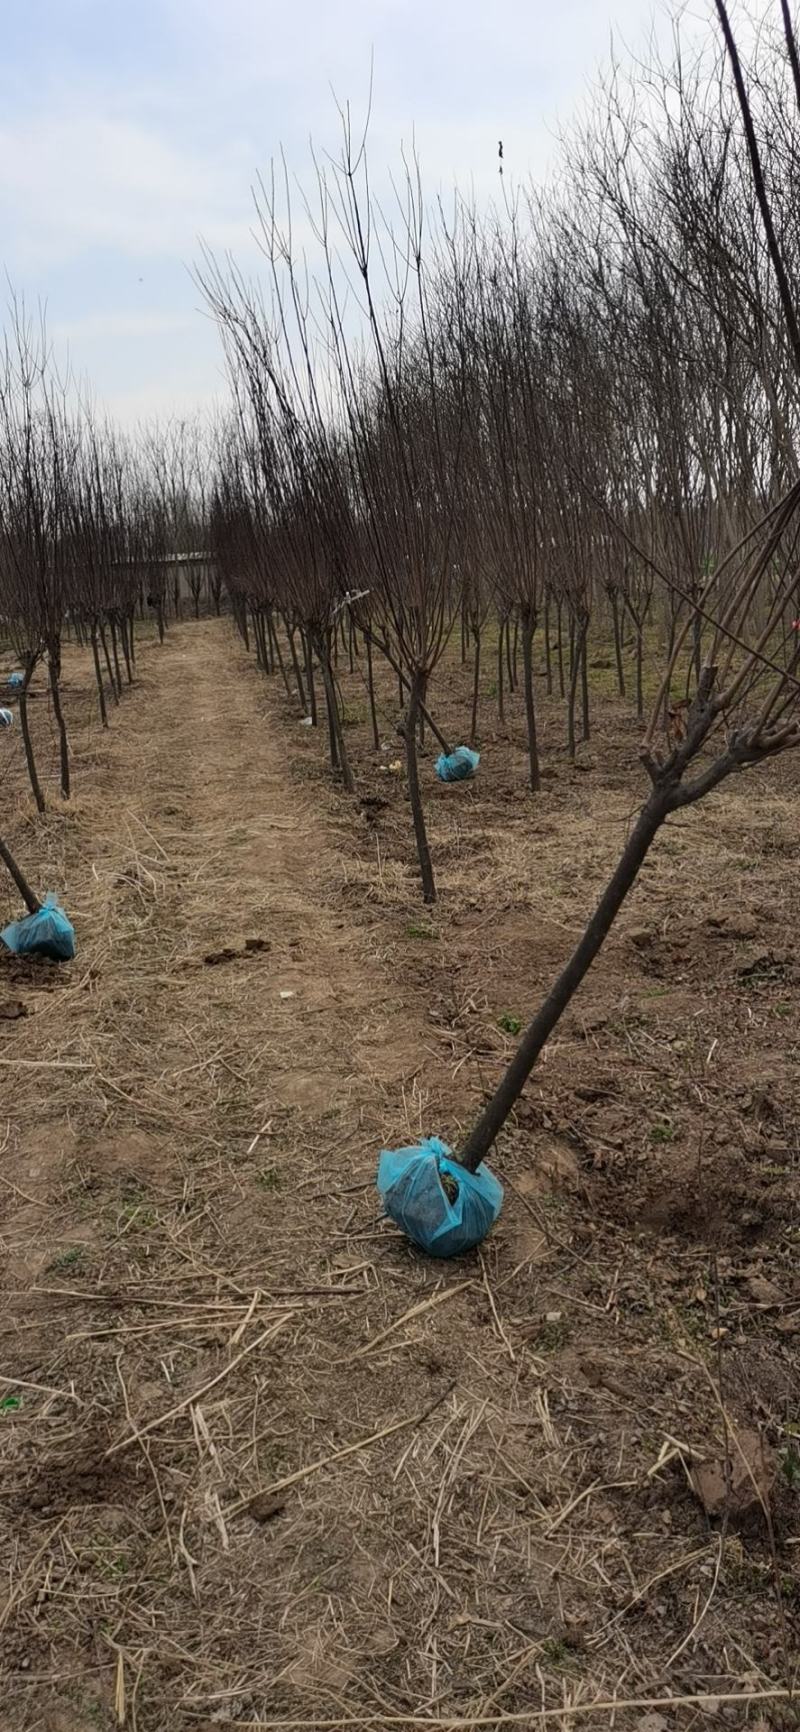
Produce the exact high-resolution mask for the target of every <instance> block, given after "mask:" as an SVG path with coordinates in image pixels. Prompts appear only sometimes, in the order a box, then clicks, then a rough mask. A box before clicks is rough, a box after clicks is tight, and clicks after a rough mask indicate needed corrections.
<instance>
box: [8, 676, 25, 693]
mask: <svg viewBox="0 0 800 1732" xmlns="http://www.w3.org/2000/svg"><path fill="white" fill-rule="evenodd" d="M24 684H25V675H24V674H20V673H13V674H9V675H8V677H7V679H6V685H7V686H12V687H14V688H16V689H17V690H18V689H19V687H20V686H24Z"/></svg>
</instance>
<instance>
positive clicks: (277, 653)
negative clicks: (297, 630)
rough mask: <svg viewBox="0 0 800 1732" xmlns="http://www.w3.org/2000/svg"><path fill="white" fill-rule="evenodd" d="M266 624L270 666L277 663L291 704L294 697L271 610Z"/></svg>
mask: <svg viewBox="0 0 800 1732" xmlns="http://www.w3.org/2000/svg"><path fill="white" fill-rule="evenodd" d="M267 624H268V626H269V635H270V638H271V641H272V665H273V667H274V666H275V663H276V662H277V664H278V667H279V668H280V673H281V679H282V680H283V683H284V685H285V687H286V696H287V698H288V699H289V702H290V703H293V701H294V697H293V693H292V688H291V685H290V684H289V675H288V674H287V672H286V666H285V663H284V660H283V652H282V650H281V646H280V641H279V638H278V627H277V625H276V624H275V620H274V619H273V616H272V609H270V611H269V613H268V615H267Z"/></svg>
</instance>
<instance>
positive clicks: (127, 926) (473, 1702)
mask: <svg viewBox="0 0 800 1732" xmlns="http://www.w3.org/2000/svg"><path fill="white" fill-rule="evenodd" d="M87 664H88V658H87V657H84V656H83V655H81V654H79V653H78V652H77V651H75V650H72V651H70V652H68V653H67V656H66V658H65V667H66V683H67V692H66V704H67V712H68V718H69V722H70V729H71V738H72V743H73V752H74V782H75V798H74V800H73V801H72V802H71V804H70V806H69V808H65V807H64V806H63V805H62V804H61V803H60V802H59V801H58V799H57V798H56V797H55V796H54V795H53V794H51V795H50V803H49V809H48V813H47V815H46V816H45V817H44V818H43V819H40V818H38V817H36V815H35V813H34V811H33V809H32V806H31V802H30V800H29V797H28V796H27V795H26V793H25V790H24V786H23V779H22V773H21V763H22V757H21V750H20V743H19V739H18V736H16V735H15V734H12V733H7V734H5V735H4V736H3V738H2V741H0V795H1V796H2V811H3V828H4V830H5V831H7V833H8V835H9V839H10V840H11V841H12V842H13V843H14V844H15V845H16V847H17V849H18V852H19V855H20V858H21V863H22V864H23V866H24V867H25V868H26V870H27V871H28V873H29V875H30V876H31V877H32V878H33V879H34V880H35V881H36V883H37V884H38V885H39V886H40V887H41V889H42V890H44V889H47V888H50V887H51V886H52V887H53V888H58V889H59V890H60V891H61V892H62V893H63V898H64V901H65V905H66V906H67V908H68V910H69V912H70V914H71V915H72V916H73V918H74V921H75V926H76V931H77V936H78V955H77V958H76V960H75V962H74V963H73V964H71V965H69V966H66V967H61V968H58V967H57V966H55V965H48V964H39V965H35V964H30V963H28V964H23V963H20V962H18V961H16V960H15V959H13V958H12V957H10V956H9V955H8V954H7V953H5V952H2V951H0V1011H2V1014H0V1150H1V1152H0V1270H1V1272H2V1281H3V1289H4V1291H3V1310H2V1320H1V1322H0V1343H1V1348H0V1375H1V1376H2V1381H1V1382H0V1516H1V1517H2V1525H3V1539H4V1543H3V1547H2V1557H3V1582H2V1585H0V1667H1V1668H2V1674H1V1675H2V1698H1V1700H2V1706H1V1707H0V1725H2V1728H3V1732H6V1729H8V1732H89V1729H95V1728H106V1727H107V1728H111V1727H115V1726H119V1725H124V1726H127V1727H129V1728H132V1729H133V1732H173V1729H175V1728H183V1727H186V1729H187V1732H200V1729H202V1732H210V1728H212V1727H217V1726H220V1725H222V1726H227V1725H230V1726H235V1727H237V1728H242V1727H246V1726H252V1727H256V1726H261V1727H266V1726H277V1725H280V1726H283V1727H284V1728H286V1729H287V1732H288V1728H290V1727H298V1728H299V1727H301V1726H302V1727H308V1728H311V1727H315V1728H320V1727H323V1728H325V1727H326V1728H330V1729H334V1728H340V1727H345V1726H348V1725H359V1726H369V1727H372V1728H375V1729H378V1728H384V1727H386V1728H388V1727H408V1728H412V1727H418V1726H423V1725H427V1724H435V1725H436V1726H437V1727H439V1728H442V1727H446V1728H451V1729H453V1732H455V1729H456V1728H467V1727H473V1726H475V1727H478V1726H482V1727H494V1726H497V1727H500V1726H504V1725H508V1726H512V1725H516V1726H535V1725H538V1724H540V1723H541V1724H543V1725H546V1726H550V1725H553V1726H563V1727H573V1726H574V1727H580V1726H582V1725H587V1726H591V1727H595V1726H609V1727H610V1726H612V1725H613V1726H615V1727H618V1728H621V1729H633V1728H638V1729H639V1732H665V1729H666V1732H671V1729H672V1728H681V1729H684V1728H689V1727H699V1726H703V1727H705V1726H740V1725H745V1724H747V1725H749V1726H751V1727H761V1728H762V1732H763V1729H764V1728H784V1727H789V1726H794V1725H796V1724H797V1719H796V1717H795V1708H794V1705H793V1703H792V1702H791V1701H787V1700H786V1695H785V1693H786V1691H787V1689H788V1688H789V1687H790V1686H791V1685H792V1684H793V1681H794V1676H795V1667H796V1658H797V1646H798V1636H799V1635H800V1387H799V1385H800V1379H799V1377H798V1353H797V1350H798V1335H800V1270H798V1265H797V1256H798V1215H797V1202H798V1193H799V1189H800V1184H799V1178H798V1147H799V1146H800V1145H799V1143H798V1123H799V1121H800V1106H799V1105H798V1086H797V1085H798V1034H797V1028H798V1008H799V1006H798V983H799V982H800V962H799V961H798V952H797V938H796V933H797V925H798V910H799V908H800V894H799V893H798V864H799V861H800V828H799V827H798V821H797V799H798V775H799V774H800V767H799V766H798V765H797V764H795V763H786V764H783V765H779V766H776V767H774V768H773V769H772V770H770V771H769V772H768V773H767V774H765V775H763V776H760V777H758V778H756V777H742V778H740V780H739V781H737V782H736V784H733V785H730V786H729V787H728V788H727V789H726V790H725V791H724V792H723V793H722V794H720V795H718V796H716V797H715V798H714V799H713V800H712V801H709V802H708V803H707V805H706V806H705V807H703V808H699V809H695V810H694V811H693V812H691V813H689V814H687V815H686V816H685V817H682V818H681V820H680V821H679V822H677V821H676V822H674V823H672V824H670V826H669V827H668V829H667V830H666V831H665V832H664V833H663V835H662V837H661V838H660V840H659V842H658V843H657V845H656V848H655V850H654V853H653V856H652V859H651V862H650V863H649V864H648V865H647V867H646V868H645V871H644V873H643V878H642V882H641V885H640V886H639V887H638V889H637V891H636V893H635V896H634V897H633V898H632V899H631V902H630V904H629V907H628V908H627V909H626V910H625V912H624V914H623V916H622V917H621V919H620V922H619V925H618V929H617V930H615V932H614V933H613V934H612V936H611V938H610V940H609V942H608V944H607V947H606V949H605V950H604V952H603V954H602V956H601V958H600V959H599V961H598V963H597V965H596V967H595V969H594V970H593V972H592V974H591V976H590V979H589V981H588V982H587V984H586V986H585V988H584V990H583V991H582V993H581V994H580V996H579V998H578V999H577V1000H576V1001H575V1004H574V1007H573V1009H572V1010H571V1011H570V1013H569V1014H568V1016H567V1018H566V1019H565V1021H564V1024H563V1025H562V1027H560V1028H559V1030H558V1031H557V1036H556V1038H555V1039H554V1040H553V1041H552V1042H551V1044H550V1046H549V1048H548V1050H547V1052H546V1054H545V1057H544V1060H543V1062H542V1063H541V1064H540V1066H539V1067H538V1070H537V1072H536V1073H535V1075H534V1077H533V1079H532V1080H531V1084H530V1086H529V1088H528V1090H527V1093H526V1095H525V1098H524V1100H523V1102H522V1104H521V1107H520V1110H519V1112H518V1113H517V1115H516V1118H515V1121H514V1123H513V1124H512V1125H511V1126H510V1127H509V1129H508V1131H507V1132H506V1133H505V1134H504V1136H503V1138H502V1141H501V1144H500V1146H499V1147H498V1149H497V1150H496V1152H495V1157H494V1159H493V1165H494V1166H495V1168H496V1170H497V1171H498V1172H499V1173H500V1175H501V1176H502V1178H503V1180H504V1182H505V1184H506V1187H507V1188H506V1202H505V1207H504V1210H503V1213H502V1215H501V1218H500V1221H499V1223H498V1225H497V1227H496V1229H495V1231H494V1232H493V1234H492V1236H491V1237H490V1239H489V1240H487V1241H486V1243H485V1244H484V1245H483V1247H481V1249H480V1251H479V1252H478V1253H477V1254H475V1255H474V1256H471V1257H469V1258H465V1259H461V1260H457V1261H455V1262H453V1263H444V1264H443V1263H436V1262H433V1261H431V1260H427V1259H425V1258H424V1257H422V1256H421V1255H418V1254H417V1253H416V1252H415V1251H414V1250H413V1249H412V1248H411V1247H410V1246H409V1245H408V1244H407V1243H406V1242H405V1241H404V1239H403V1238H402V1237H401V1236H400V1234H399V1233H398V1232H397V1231H396V1230H395V1228H394V1227H393V1226H392V1225H391V1223H388V1222H386V1221H384V1220H383V1219H382V1218H381V1212H380V1208H379V1204H378V1199H377V1196H376V1193H375V1189H374V1174H375V1166H376V1160H377V1155H378V1152H379V1150H380V1149H381V1148H382V1147H397V1146H399V1145H401V1144H403V1143H407V1142H410V1141H414V1140H416V1139H417V1138H418V1137H419V1135H420V1134H421V1133H436V1134H437V1135H440V1136H442V1137H443V1138H444V1139H445V1140H446V1141H448V1142H451V1143H454V1144H457V1142H458V1138H459V1135H460V1134H461V1132H462V1131H463V1130H464V1129H465V1128H466V1127H467V1126H468V1124H469V1122H470V1120H471V1118H472V1116H473V1115H474V1113H475V1110H476V1108H477V1107H478V1106H479V1104H480V1102H481V1100H482V1098H483V1097H484V1094H485V1091H486V1090H488V1089H491V1087H492V1086H493V1084H494V1082H495V1081H496V1079H497V1077H498V1075H499V1074H500V1071H501V1068H502V1066H503V1064H504V1062H505V1061H506V1059H507V1057H508V1056H509V1054H510V1052H511V1051H512V1050H513V1045H514V1035H513V1032H509V1029H511V1030H513V1028H514V1025H515V1023H516V1022H517V1021H522V1020H524V1019H525V1017H526V1016H527V1015H528V1014H529V1013H530V1012H531V1011H532V1009H534V1008H535V1005H536V1002H537V998H538V995H539V994H540V992H541V990H542V989H543V988H545V987H546V986H547V984H548V983H549V981H550V979H551V978H552V975H553V973H554V971H555V970H556V968H557V967H558V966H559V965H560V963H561V962H562V961H563V959H564V958H565V956H566V954H567V953H568V951H569V948H570V947H571V945H572V943H573V941H574V939H575V937H576V936H577V934H578V932H579V930H580V927H581V924H582V921H583V918H584V916H585V914H586V912H587V911H588V910H589V908H590V906H591V904H592V901H593V899H594V897H595V895H596V893H597V891H598V890H599V889H600V887H601V885H602V883H603V881H604V878H605V876H606V875H607V873H608V871H609V869H610V867H611V865H612V864H613V861H614V858H615V853H616V851H617V849H618V847H619V844H620V841H621V838H622V836H623V835H624V831H625V826H626V824H627V823H628V822H629V820H630V816H631V813H632V811H633V810H634V809H635V805H636V800H637V798H638V797H639V794H640V792H641V781H640V775H639V771H638V769H637V762H636V742H637V734H638V728H637V724H636V722H635V719H633V718H631V716H630V712H629V710H628V709H627V708H626V706H625V705H624V704H621V703H620V702H619V701H618V700H617V699H615V698H614V697H613V696H612V695H610V693H609V691H608V689H607V679H606V682H605V683H604V682H603V681H602V680H600V679H598V678H597V677H596V676H594V685H595V704H594V734H595V737H594V738H593V739H592V740H591V741H590V742H589V743H588V745H585V746H583V747H582V748H581V753H580V767H572V766H570V765H569V763H568V761H567V759H566V756H565V753H564V750H563V734H564V722H563V713H562V710H561V707H560V706H559V704H558V703H557V701H556V700H552V701H551V700H547V699H544V700H543V702H542V706H541V707H542V717H541V722H542V736H543V761H544V764H545V767H546V770H547V772H548V775H547V779H546V780H545V783H544V786H543V789H542V792H541V794H540V795H539V796H537V797H536V798H535V799H533V798H532V797H531V796H530V794H529V793H527V792H526V788H525V758H524V752H523V749H522V724H521V712H520V705H519V697H518V696H516V697H514V699H513V700H510V702H509V727H508V730H507V731H506V730H504V729H500V728H499V727H498V725H497V722H496V710H495V707H494V704H493V702H492V699H491V697H490V695H489V687H490V684H491V680H492V677H493V670H492V668H491V667H489V666H487V668H486V674H485V682H484V684H485V693H484V698H483V710H482V723H481V726H482V737H481V740H480V744H481V748H482V752H483V759H482V764H481V769H480V772H479V775H478V777H477V778H476V780H475V781H474V783H471V784H467V785H461V786H458V785H456V786H450V787H444V786H441V785H440V784H438V783H437V782H436V780H435V778H434V776H433V771H432V767H431V764H432V758H433V756H434V755H435V753H434V751H433V750H432V749H431V748H430V744H429V743H428V745H427V746H426V750H425V753H424V754H423V780H424V786H425V795H426V800H427V805H428V811H429V817H430V829H431V843H432V850H433V856H434V863H435V866H436V870H437V877H438V881H439V887H440V900H439V902H438V903H437V905H436V906H435V907H434V908H432V909H425V908H423V906H422V904H421V902H420V900H419V891H418V880H417V877H416V873H415V866H414V857H413V848H412V841H411V832H410V821H409V812H408V805H407V800H406V797H405V783H404V778H403V776H402V774H401V773H400V774H398V773H397V772H396V770H395V769H394V768H393V767H392V766H393V765H394V764H395V762H396V760H397V759H398V758H399V756H400V752H399V741H398V739H397V736H396V734H395V732H394V725H395V704H396V692H395V690H394V688H393V685H392V682H391V680H390V679H389V678H388V677H387V678H386V679H385V680H382V684H381V723H382V729H383V740H384V743H383V746H382V750H381V752H380V753H379V754H377V755H376V754H374V753H373V752H372V751H371V750H370V742H369V735H368V731H367V727H366V723H367V719H368V711H367V705H366V693H365V689H364V683H363V678H362V668H361V665H360V663H356V666H355V670H354V672H353V673H352V674H350V673H349V672H348V670H347V668H346V665H345V663H344V661H342V665H341V668H340V673H341V679H342V687H343V693H344V701H345V706H346V707H345V715H346V718H347V723H348V727H347V739H348V744H349V746H350V749H351V752H352V756H353V761H354V767H355V771H356V778H357V783H358V789H359V797H358V799H357V800H355V801H348V800H346V799H345V797H344V796H343V794H342V793H341V791H340V790H339V789H338V788H337V787H336V786H335V784H334V782H333V780H332V778H331V775H330V771H329V769H328V766H327V765H326V762H325V751H324V740H323V739H322V738H321V736H320V735H319V734H317V733H314V732H313V731H312V730H310V729H307V728H304V727H302V726H300V725H298V724H299V716H300V712H299V710H298V708H297V706H296V705H294V704H292V703H290V702H289V700H288V699H287V697H286V694H285V691H284V690H283V688H282V686H281V685H280V681H279V678H278V677H277V676H276V677H275V678H273V679H270V680H267V679H265V678H264V677H263V676H262V675H261V674H259V673H258V671H257V670H256V669H255V667H254V666H253V664H252V661H251V659H250V658H249V657H248V656H247V655H246V654H245V651H244V649H243V647H242V645H241V644H240V642H239V641H238V640H237V638H236V637H235V635H234V632H233V628H232V626H231V625H230V623H229V622H228V621H225V620H221V621H217V620H214V621H203V622H200V623H199V624H195V623H192V624H186V625H183V626H178V627H173V628H172V629H171V630H170V632H169V635H168V639H167V642H166V644H165V645H164V646H163V648H160V647H159V646H158V644H157V643H154V642H153V641H152V640H150V639H145V640H143V641H142V642H141V644H140V646H139V651H138V663H137V678H136V683H135V686H134V688H133V690H131V691H126V693H125V695H124V698H123V703H122V705H121V706H120V708H119V709H118V710H115V711H113V713H112V716H111V727H110V728H109V730H108V732H107V733H103V731H102V730H101V728H100V726H99V721H98V718H97V715H96V705H95V702H94V699H93V695H92V689H91V684H90V672H91V670H90V668H89V666H88V665H87ZM469 685H470V670H469V668H468V667H464V668H462V667H461V665H460V661H459V658H458V656H457V654H456V653H455V652H453V653H452V654H451V656H450V659H449V662H448V665H447V668H446V670H444V671H443V673H442V674H441V675H440V676H439V678H438V681H437V683H436V684H435V685H434V688H433V690H432V693H431V706H432V708H433V710H434V712H435V714H436V716H437V719H439V720H440V722H441V723H442V724H443V725H445V726H446V728H447V729H448V731H449V730H452V743H453V744H457V743H461V740H462V739H463V737H464V735H463V730H464V726H465V721H464V718H465V717H468V715H469V697H468V694H469ZM31 708H32V710H33V712H34V728H35V732H36V738H37V741H38V744H39V747H40V751H41V753H42V758H43V768H44V770H45V773H46V776H47V777H48V778H49V780H48V787H49V788H52V787H53V786H54V783H53V781H52V774H53V771H54V764H55V745H56V742H55V734H54V729H53V726H52V720H51V718H50V715H49V711H48V706H47V700H46V698H45V696H44V694H42V696H41V697H40V698H38V699H37V701H36V702H35V703H33V704H32V706H31ZM5 912H7V913H8V915H9V916H11V915H13V914H16V913H17V912H18V908H17V905H16V902H15V900H14V893H13V891H12V890H11V888H10V887H7V888H6V889H3V890H2V899H1V900H0V913H3V914H4V913H5ZM3 1005H5V1006H6V1009H5V1010H3V1009H2V1006H3ZM9 1007H10V1008H9ZM20 1009H21V1010H22V1012H23V1013H24V1014H20ZM743 1463H744V1464H745V1465H744V1466H743ZM746 1464H749V1466H748V1465H746ZM728 1484H730V1496H728V1495H727V1487H728ZM710 1487H713V1488H714V1489H713V1492H712V1490H709V1488H710ZM720 1487H721V1498H720ZM715 1499H716V1501H715ZM737 1694H744V1695H745V1696H747V1697H748V1698H750V1701H749V1703H747V1704H743V1703H742V1702H739V1703H738V1704H737V1703H736V1702H735V1701H731V1700H730V1699H729V1698H731V1697H735V1696H736V1695H737ZM688 1698H698V1699H697V1700H694V1701H689V1700H687V1699H688ZM596 1700H597V1701H599V1702H602V1703H606V1704H610V1703H613V1702H615V1701H616V1702H618V1703H620V1704H631V1705H630V1706H619V1707H617V1708H616V1709H615V1710H613V1709H612V1708H611V1707H610V1706H608V1705H607V1706H605V1707H601V1708H598V1709H596V1710H595V1711H594V1712H589V1711H588V1710H589V1707H590V1704H592V1703H593V1702H594V1701H596ZM543 1709H546V1710H549V1711H550V1713H549V1717H548V1718H545V1719H543V1720H540V1717H539V1716H540V1711H541V1710H543Z"/></svg>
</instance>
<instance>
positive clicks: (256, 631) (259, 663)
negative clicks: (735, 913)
mask: <svg viewBox="0 0 800 1732" xmlns="http://www.w3.org/2000/svg"><path fill="white" fill-rule="evenodd" d="M253 636H254V638H255V640H256V667H257V668H258V669H259V670H260V672H261V673H262V674H265V673H266V671H267V658H266V656H265V654H264V642H263V637H262V632H261V615H260V613H257V612H256V610H255V608H253Z"/></svg>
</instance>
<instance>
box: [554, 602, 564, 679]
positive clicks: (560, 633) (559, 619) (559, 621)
mask: <svg viewBox="0 0 800 1732" xmlns="http://www.w3.org/2000/svg"><path fill="white" fill-rule="evenodd" d="M556 632H557V639H556V651H557V654H558V695H559V697H560V698H563V696H564V621H563V614H562V608H561V602H560V601H558V602H557V604H556Z"/></svg>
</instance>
